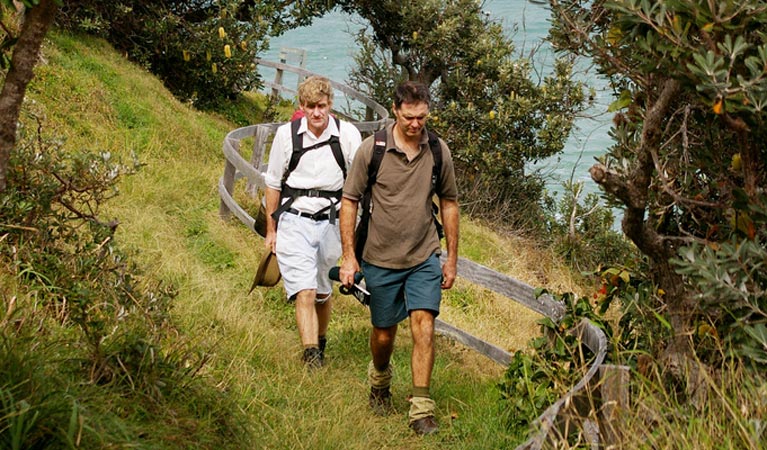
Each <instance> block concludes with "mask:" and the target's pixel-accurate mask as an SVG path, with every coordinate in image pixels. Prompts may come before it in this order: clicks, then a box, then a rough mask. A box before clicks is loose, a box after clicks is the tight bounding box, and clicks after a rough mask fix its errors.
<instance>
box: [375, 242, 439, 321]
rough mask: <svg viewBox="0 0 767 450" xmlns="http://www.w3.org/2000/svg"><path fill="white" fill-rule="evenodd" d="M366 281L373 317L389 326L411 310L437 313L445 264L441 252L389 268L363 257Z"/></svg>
mask: <svg viewBox="0 0 767 450" xmlns="http://www.w3.org/2000/svg"><path fill="white" fill-rule="evenodd" d="M362 273H363V274H365V285H366V286H367V289H368V291H370V320H371V322H372V323H373V326H374V327H377V328H388V327H391V326H394V325H397V324H398V323H400V322H402V321H403V320H405V319H406V318H407V317H408V315H409V314H410V311H413V310H416V309H425V310H429V311H431V312H432V313H433V314H434V317H437V315H438V314H439V303H440V300H441V299H442V266H441V265H440V263H439V256H437V255H436V254H434V255H431V256H430V257H429V258H428V259H427V260H426V261H424V262H422V263H421V264H418V265H417V266H415V267H411V268H409V269H385V268H383V267H378V266H374V265H372V264H368V263H366V262H365V261H362Z"/></svg>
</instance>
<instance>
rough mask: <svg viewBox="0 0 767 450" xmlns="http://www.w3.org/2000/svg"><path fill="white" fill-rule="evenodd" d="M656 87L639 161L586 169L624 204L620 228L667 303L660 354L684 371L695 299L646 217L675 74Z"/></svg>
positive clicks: (663, 240) (667, 245)
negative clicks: (623, 170) (667, 327)
mask: <svg viewBox="0 0 767 450" xmlns="http://www.w3.org/2000/svg"><path fill="white" fill-rule="evenodd" d="M646 90H647V91H648V92H658V94H657V98H654V99H653V100H652V101H651V102H650V103H648V107H647V110H646V114H645V117H644V123H643V127H642V137H641V140H640V142H639V145H638V147H637V149H636V153H637V162H636V165H635V166H634V167H633V169H632V170H631V171H630V172H629V173H627V174H618V173H616V172H614V171H612V170H610V169H609V168H607V167H605V166H603V165H601V164H596V165H594V166H593V167H592V168H591V169H590V170H589V172H590V173H591V178H592V179H593V180H594V181H595V182H596V183H597V184H600V185H601V186H603V188H604V189H605V190H606V191H607V192H610V193H612V194H614V195H615V196H616V197H618V198H619V199H620V200H621V201H622V202H623V203H624V204H625V205H626V209H625V211H624V216H623V222H622V228H623V232H624V233H625V234H626V236H627V237H628V238H629V239H631V240H632V241H633V242H634V244H636V246H637V248H639V250H640V251H641V252H642V253H644V254H645V255H647V257H648V258H649V259H650V264H651V273H652V276H653V279H654V281H655V282H656V284H657V285H658V287H659V288H661V289H663V291H665V294H663V296H662V297H661V300H662V301H663V302H664V303H665V305H666V307H667V310H666V312H667V313H668V315H669V322H670V324H671V327H672V331H673V337H672V339H671V341H670V342H669V344H668V346H667V347H666V349H665V352H664V355H660V356H662V358H663V359H664V360H665V361H667V362H669V365H668V368H669V369H670V370H671V371H672V372H673V373H674V374H675V375H679V376H683V373H682V371H684V370H685V369H688V368H689V367H687V362H688V359H689V358H690V356H691V355H692V347H691V344H690V340H689V339H688V334H689V333H688V332H689V330H690V326H691V318H692V317H693V315H694V310H695V308H694V306H695V305H694V304H693V302H692V301H691V298H690V295H689V293H688V292H687V291H686V290H685V287H684V285H683V283H682V278H681V276H679V275H678V274H676V273H675V272H674V270H673V268H672V267H671V265H670V263H669V259H670V258H672V257H674V256H676V249H675V248H674V247H673V246H672V245H671V244H670V243H669V241H668V239H667V237H666V236H663V235H661V234H659V233H658V232H657V231H656V230H655V229H654V228H653V227H652V224H650V223H648V221H647V220H646V212H647V209H648V207H649V206H650V205H648V198H649V189H650V182H651V180H652V176H653V171H654V170H656V168H655V166H654V163H653V160H652V152H653V151H654V150H656V149H658V148H659V147H660V145H661V144H662V140H663V131H662V126H663V123H664V122H663V121H664V119H665V118H666V117H668V112H669V110H670V109H671V107H672V105H673V103H674V100H675V98H676V96H677V93H678V92H679V83H678V82H677V81H675V80H673V79H665V80H664V79H657V80H655V86H654V89H646Z"/></svg>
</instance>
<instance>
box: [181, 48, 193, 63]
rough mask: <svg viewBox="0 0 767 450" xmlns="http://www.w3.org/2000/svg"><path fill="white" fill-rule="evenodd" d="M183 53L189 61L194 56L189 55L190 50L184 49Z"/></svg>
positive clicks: (185, 59)
mask: <svg viewBox="0 0 767 450" xmlns="http://www.w3.org/2000/svg"><path fill="white" fill-rule="evenodd" d="M181 53H183V55H184V61H189V60H190V59H191V58H192V57H191V56H190V55H189V51H188V50H184V51H182V52H181Z"/></svg>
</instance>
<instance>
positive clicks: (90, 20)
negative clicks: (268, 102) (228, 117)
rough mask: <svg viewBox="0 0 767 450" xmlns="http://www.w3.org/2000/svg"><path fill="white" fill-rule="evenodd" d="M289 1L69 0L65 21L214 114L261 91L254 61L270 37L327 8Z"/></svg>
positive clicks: (266, 45) (182, 97)
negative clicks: (104, 41)
mask: <svg viewBox="0 0 767 450" xmlns="http://www.w3.org/2000/svg"><path fill="white" fill-rule="evenodd" d="M284 3H285V2H278V1H259V2H254V1H241V0H227V1H221V2H209V1H199V0H198V1H192V2H188V1H178V0H174V1H166V2H153V1H110V2H102V1H98V0H86V1H78V2H67V3H66V4H65V6H64V8H62V14H61V15H60V16H59V19H58V20H59V23H60V25H62V26H64V27H66V28H68V29H71V30H79V31H83V32H86V33H90V34H95V35H98V36H103V37H105V38H106V39H107V40H108V41H109V42H110V43H111V44H112V45H113V46H114V47H115V48H117V49H118V50H120V51H123V52H125V53H126V54H127V56H128V57H129V58H130V59H131V60H133V61H135V62H137V63H139V64H141V65H143V66H144V67H146V68H147V69H148V70H149V71H151V72H152V73H153V74H155V75H157V76H158V77H159V78H160V79H161V80H163V82H164V83H165V85H166V86H167V87H168V89H169V90H170V91H171V92H172V93H173V94H174V95H176V96H177V97H178V98H180V99H181V100H185V101H186V100H188V101H191V102H193V103H194V104H195V105H196V106H199V107H205V108H214V107H218V106H221V105H224V104H226V102H228V101H230V100H232V99H233V98H234V97H235V96H237V95H239V94H240V93H242V92H245V91H248V90H250V89H254V88H258V87H259V86H260V84H259V83H260V77H259V75H258V72H257V70H256V65H255V59H256V58H257V56H258V54H259V53H261V52H262V51H264V50H265V49H266V48H267V47H268V37H269V36H271V35H278V34H280V33H282V32H284V31H285V30H287V29H289V28H293V27H295V26H299V25H305V24H307V23H308V22H310V21H311V19H312V18H313V17H315V16H318V15H320V14H321V13H323V12H325V11H326V9H327V5H326V4H325V3H323V2H288V5H285V4H284ZM225 46H228V51H227V50H226V49H225Z"/></svg>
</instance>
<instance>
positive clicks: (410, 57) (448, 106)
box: [339, 0, 586, 227]
mask: <svg viewBox="0 0 767 450" xmlns="http://www.w3.org/2000/svg"><path fill="white" fill-rule="evenodd" d="M480 3H481V2H480ZM480 3H478V2H475V1H474V0H442V1H436V2H410V3H407V4H402V2H396V1H372V2H371V1H356V0H355V1H342V2H339V4H341V5H342V6H343V9H344V10H346V11H352V12H355V13H357V14H359V15H361V16H362V17H363V18H364V19H366V20H367V21H368V22H369V23H370V25H371V26H370V27H369V28H366V29H363V30H362V31H360V33H359V34H358V36H357V42H358V43H359V44H360V47H361V51H360V52H359V53H358V54H357V55H356V57H355V61H356V64H357V67H356V68H354V69H353V70H352V73H351V75H350V78H351V83H350V84H351V85H352V86H354V87H355V88H356V89H357V90H359V91H361V92H366V93H367V94H368V95H370V96H371V97H373V98H375V99H376V101H378V102H379V103H381V104H383V105H387V106H388V105H391V103H392V98H391V95H392V91H393V88H394V86H395V85H396V84H397V83H398V82H400V81H402V80H405V79H410V80H419V81H423V82H424V83H426V84H427V85H429V86H431V88H432V95H433V99H432V100H433V101H432V108H431V111H432V114H431V116H430V119H429V122H428V127H429V128H431V129H433V130H435V131H437V133H438V134H440V135H441V137H442V138H444V139H445V140H446V141H447V143H448V144H449V145H450V148H451V151H452V154H453V158H454V160H455V163H456V170H457V175H458V182H459V191H460V195H461V197H462V198H464V199H467V201H465V202H462V206H463V208H464V210H465V211H466V212H468V213H469V214H471V215H472V216H474V217H478V218H479V217H481V218H485V219H489V220H491V221H493V222H495V223H497V224H499V225H500V224H506V225H509V224H511V225H517V226H520V227H535V226H540V225H541V224H542V223H543V222H544V219H543V212H542V210H541V208H540V207H539V201H540V200H541V197H542V195H543V184H544V183H543V180H542V179H541V178H540V177H539V176H538V175H537V174H535V173H527V172H526V169H525V166H526V164H527V163H530V162H535V161H539V160H542V159H545V158H548V157H550V156H552V155H554V154H557V153H559V152H561V151H562V149H563V147H564V143H565V140H566V138H567V136H568V134H569V132H570V129H571V127H572V124H573V120H574V118H575V115H576V114H577V112H579V111H581V109H582V108H583V106H584V103H586V98H585V95H584V92H583V85H582V84H580V83H577V82H574V81H573V80H571V79H570V74H571V68H572V66H571V63H570V62H569V61H566V60H559V61H556V62H555V64H554V67H553V70H552V71H551V72H550V73H548V74H546V75H545V76H543V77H542V79H540V80H538V79H537V78H538V77H537V76H535V75H534V71H533V65H532V63H531V61H530V60H528V59H526V58H517V59H515V57H514V46H513V44H512V42H511V41H510V39H509V38H508V37H506V36H505V34H504V30H503V28H502V26H501V25H500V24H499V23H497V22H494V21H492V20H491V19H490V18H489V17H488V16H487V15H485V14H484V13H483V12H482V10H481V4H480Z"/></svg>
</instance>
